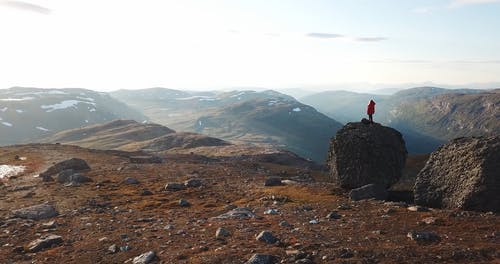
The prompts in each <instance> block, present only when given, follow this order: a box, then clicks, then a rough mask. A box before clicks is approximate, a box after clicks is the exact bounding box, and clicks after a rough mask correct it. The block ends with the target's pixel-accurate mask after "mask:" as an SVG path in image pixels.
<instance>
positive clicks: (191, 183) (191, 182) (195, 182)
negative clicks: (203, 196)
mask: <svg viewBox="0 0 500 264" xmlns="http://www.w3.org/2000/svg"><path fill="white" fill-rule="evenodd" d="M201 185H202V181H201V180H200V179H188V180H186V181H185V182H184V186H186V187H188V188H197V187H200V186H201Z"/></svg>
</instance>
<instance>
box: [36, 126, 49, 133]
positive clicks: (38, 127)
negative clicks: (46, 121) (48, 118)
mask: <svg viewBox="0 0 500 264" xmlns="http://www.w3.org/2000/svg"><path fill="white" fill-rule="evenodd" d="M36 129H38V130H42V131H45V132H47V131H50V130H49V129H46V128H44V127H41V126H37V127H36Z"/></svg>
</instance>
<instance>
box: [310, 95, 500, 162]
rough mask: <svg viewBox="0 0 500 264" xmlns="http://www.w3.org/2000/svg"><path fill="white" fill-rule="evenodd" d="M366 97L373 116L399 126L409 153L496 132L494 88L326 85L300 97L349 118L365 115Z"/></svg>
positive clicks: (499, 129) (499, 130)
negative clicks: (392, 89)
mask: <svg viewBox="0 0 500 264" xmlns="http://www.w3.org/2000/svg"><path fill="white" fill-rule="evenodd" d="M370 99H374V100H375V101H376V102H377V105H376V113H375V116H374V118H375V121H376V122H380V123H382V124H385V125H387V126H391V127H394V128H396V129H398V130H400V131H401V132H402V134H403V136H404V137H405V140H406V143H407V147H408V150H409V152H410V153H429V152H431V151H433V150H435V149H436V148H437V147H438V146H440V145H441V144H443V143H445V142H446V141H448V140H450V139H452V138H455V137H460V136H474V135H489V134H495V133H497V134H498V133H500V122H499V121H498V120H500V119H499V115H500V114H499V113H500V110H499V108H498V107H499V106H498V105H499V104H500V101H499V99H498V89H497V90H478V89H445V88H439V87H416V88H411V89H406V90H401V91H398V92H396V93H394V94H393V95H376V94H358V93H354V92H343V91H330V92H322V93H318V94H315V95H311V96H308V97H305V98H303V101H304V102H305V103H307V104H310V105H312V106H314V107H316V108H317V109H318V110H320V111H322V112H324V113H325V114H327V115H328V116H330V117H332V118H335V119H338V120H340V121H343V122H349V121H357V120H359V119H360V118H362V117H364V116H365V115H366V113H365V111H366V104H367V102H368V100H370Z"/></svg>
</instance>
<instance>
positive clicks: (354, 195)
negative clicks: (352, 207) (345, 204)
mask: <svg viewBox="0 0 500 264" xmlns="http://www.w3.org/2000/svg"><path fill="white" fill-rule="evenodd" d="M387 195H388V194H387V190H386V189H385V187H384V186H383V185H380V184H367V185H365V186H362V187H359V188H356V189H353V190H351V191H350V192H349V198H350V199H351V200H353V201H359V200H365V199H375V200H385V199H387Z"/></svg>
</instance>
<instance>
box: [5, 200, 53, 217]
mask: <svg viewBox="0 0 500 264" xmlns="http://www.w3.org/2000/svg"><path fill="white" fill-rule="evenodd" d="M12 213H13V214H14V216H16V217H19V218H27V219H31V220H40V219H47V218H52V217H55V216H57V215H59V213H58V212H57V210H56V208H55V207H54V206H53V205H51V204H48V203H43V204H38V205H33V206H29V207H25V208H21V209H17V210H14V211H12Z"/></svg>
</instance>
